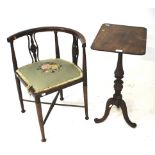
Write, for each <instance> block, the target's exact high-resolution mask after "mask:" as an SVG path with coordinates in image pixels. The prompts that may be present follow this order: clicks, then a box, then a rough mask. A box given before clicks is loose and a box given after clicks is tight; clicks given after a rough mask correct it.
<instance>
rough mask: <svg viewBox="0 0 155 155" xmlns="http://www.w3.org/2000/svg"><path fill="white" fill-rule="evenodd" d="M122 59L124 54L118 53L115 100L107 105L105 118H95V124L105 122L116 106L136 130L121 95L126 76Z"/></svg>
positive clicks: (109, 100) (109, 101)
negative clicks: (124, 76) (123, 79)
mask: <svg viewBox="0 0 155 155" xmlns="http://www.w3.org/2000/svg"><path fill="white" fill-rule="evenodd" d="M122 58H123V54H122V53H118V61H117V67H116V70H115V72H114V73H115V78H116V80H115V81H114V90H115V94H114V95H113V98H110V99H108V101H107V103H106V109H105V113H104V115H103V117H102V118H95V119H94V121H95V123H101V122H103V121H104V120H105V119H106V118H107V117H108V115H109V113H110V110H111V108H112V106H113V105H115V106H117V107H118V108H121V110H122V113H123V116H124V119H125V121H126V122H127V124H128V125H130V126H131V127H133V128H135V127H136V126H137V125H136V123H132V122H131V121H130V119H129V117H128V112H127V107H126V104H125V101H124V100H123V99H122V94H121V91H122V89H123V81H122V78H123V75H124V71H123V65H122Z"/></svg>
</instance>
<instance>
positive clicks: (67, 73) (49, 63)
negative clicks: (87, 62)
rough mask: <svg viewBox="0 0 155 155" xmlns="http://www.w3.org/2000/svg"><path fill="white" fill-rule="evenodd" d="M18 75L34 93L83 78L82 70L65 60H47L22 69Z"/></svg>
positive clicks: (18, 70)
mask: <svg viewBox="0 0 155 155" xmlns="http://www.w3.org/2000/svg"><path fill="white" fill-rule="evenodd" d="M16 73H17V75H18V76H19V77H20V79H22V80H23V81H24V82H25V84H26V85H27V88H28V90H31V88H32V89H33V90H34V93H41V92H44V91H47V90H49V89H53V88H55V87H58V86H61V85H64V84H65V83H68V82H72V81H75V80H78V79H80V78H82V75H83V74H82V71H81V69H80V68H79V67H78V66H76V65H75V64H73V63H71V62H68V61H66V60H63V59H47V60H41V61H38V62H34V63H32V64H28V65H25V66H23V67H20V68H18V69H17V71H16Z"/></svg>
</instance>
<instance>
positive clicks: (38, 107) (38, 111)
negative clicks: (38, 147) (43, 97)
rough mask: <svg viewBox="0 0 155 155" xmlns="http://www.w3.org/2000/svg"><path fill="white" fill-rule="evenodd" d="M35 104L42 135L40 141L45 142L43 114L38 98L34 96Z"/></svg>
mask: <svg viewBox="0 0 155 155" xmlns="http://www.w3.org/2000/svg"><path fill="white" fill-rule="evenodd" d="M35 104H36V110H37V115H38V122H39V126H40V131H41V136H42V140H41V141H42V142H46V138H45V133H44V122H43V115H42V107H41V103H40V98H39V97H36V98H35Z"/></svg>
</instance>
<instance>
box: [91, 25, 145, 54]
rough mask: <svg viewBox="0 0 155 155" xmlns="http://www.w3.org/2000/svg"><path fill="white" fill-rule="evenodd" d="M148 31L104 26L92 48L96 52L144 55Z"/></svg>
mask: <svg viewBox="0 0 155 155" xmlns="http://www.w3.org/2000/svg"><path fill="white" fill-rule="evenodd" d="M146 38H147V29H146V28H144V27H134V26H126V25H116V24H108V23H106V24H103V25H102V26H101V28H100V30H99V32H98V34H97V36H96V38H95V40H94V42H93V44H92V46H91V48H92V49H94V50H99V51H107V52H116V53H119V52H122V53H124V54H134V55H144V54H145V50H146Z"/></svg>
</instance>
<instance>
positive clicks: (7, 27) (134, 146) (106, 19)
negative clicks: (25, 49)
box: [0, 0, 155, 155]
mask: <svg viewBox="0 0 155 155" xmlns="http://www.w3.org/2000/svg"><path fill="white" fill-rule="evenodd" d="M122 3H123V6H122ZM0 4H1V5H0V19H1V24H0V28H1V32H0V49H1V50H0V51H1V54H2V55H1V58H0V59H1V61H0V64H1V77H0V79H1V103H0V105H1V106H0V122H1V127H0V144H1V148H0V154H4V155H10V154H15V155H20V154H22V155H28V154H37V155H42V154H46V155H51V154H54V155H62V154H67V155H72V154H74V155H79V154H97V155H103V154H109V155H113V154H119V155H123V154H127V155H128V154H148V155H154V153H155V151H154V144H155V132H154V131H155V97H154V94H155V69H154V68H155V61H154V59H155V54H154V52H155V9H147V8H137V7H134V8H133V4H134V6H138V5H139V4H142V2H141V1H137V3H135V2H134V1H130V2H123V1H122V2H121V3H117V5H116V2H115V3H114V2H109V3H107V2H104V1H97V0H92V1H84V0H83V1H82V0H79V1H73V0H72V1H71V0H68V1H60V0H57V1H52V0H44V1H37V0H26V1H20V0H14V1H9V0H5V1H3V2H2V1H1V2H0ZM112 4H113V7H111V5H112ZM135 4H136V5H135ZM146 4H147V3H146ZM149 4H150V6H151V3H149ZM124 6H126V8H124ZM143 6H145V4H143ZM103 23H112V24H123V25H131V26H143V27H146V28H147V30H148V33H147V49H146V55H145V56H132V55H124V71H125V75H124V79H123V80H124V88H123V91H122V94H123V98H124V100H125V101H126V104H127V107H128V112H129V116H130V118H131V120H132V121H133V122H136V123H137V125H138V126H137V128H136V129H132V128H130V127H129V126H128V125H127V124H126V123H125V121H124V119H123V116H122V113H121V111H120V110H119V111H118V110H117V109H116V108H115V107H114V108H113V109H112V110H111V113H110V115H109V117H108V118H107V120H106V121H105V122H103V123H101V124H95V123H94V121H93V120H94V118H95V117H101V116H102V115H103V113H104V109H105V103H106V100H107V99H108V98H109V97H111V96H112V95H113V92H114V91H113V80H114V75H113V74H114V73H113V72H114V69H115V66H116V61H117V55H115V54H113V53H106V52H97V51H93V50H91V49H90V46H91V44H92V42H93V39H94V37H95V35H96V33H97V32H98V29H99V28H100V26H101V24H103ZM40 26H65V27H69V28H73V29H75V30H78V31H80V32H81V33H83V34H84V36H85V37H86V40H87V50H86V51H87V60H88V88H89V89H88V90H89V91H88V92H89V115H90V119H89V120H88V121H86V120H84V112H83V110H81V109H77V108H64V107H55V108H54V110H53V113H52V114H51V116H50V118H49V120H48V121H47V124H46V125H45V132H46V137H47V142H46V143H41V142H40V138H41V137H40V131H39V126H38V122H37V117H36V111H35V106H34V104H30V103H26V104H25V107H26V113H25V114H22V113H20V106H19V101H18V96H17V92H16V85H15V81H14V75H13V68H12V62H11V52H10V47H9V44H8V43H7V41H6V38H7V37H8V36H9V35H11V34H13V33H15V32H18V31H21V30H24V29H28V28H33V27H40ZM22 59H23V60H24V57H22ZM77 92H78V93H77ZM64 96H65V97H66V98H65V101H64V102H65V103H68V102H73V103H78V104H83V98H82V89H81V85H80V86H79V87H78V86H77V87H75V88H73V89H71V88H69V89H67V90H66V92H64ZM28 97H29V96H28ZM45 110H46V106H45Z"/></svg>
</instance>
